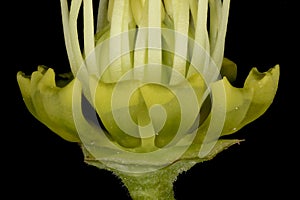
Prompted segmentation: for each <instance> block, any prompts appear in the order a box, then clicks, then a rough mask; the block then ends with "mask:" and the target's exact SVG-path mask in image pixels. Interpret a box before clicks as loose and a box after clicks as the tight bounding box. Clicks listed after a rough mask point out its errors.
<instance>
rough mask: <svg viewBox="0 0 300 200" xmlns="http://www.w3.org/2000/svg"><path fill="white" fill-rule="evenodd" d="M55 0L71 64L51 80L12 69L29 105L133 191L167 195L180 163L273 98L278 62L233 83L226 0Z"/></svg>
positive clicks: (201, 155) (218, 146)
mask: <svg viewBox="0 0 300 200" xmlns="http://www.w3.org/2000/svg"><path fill="white" fill-rule="evenodd" d="M60 3H61V14H62V24H63V31H64V39H65V45H66V50H67V55H68V59H69V63H70V68H71V73H70V74H64V75H58V76H60V77H62V78H64V81H62V82H55V80H56V78H55V73H54V70H53V69H51V68H46V67H44V66H39V67H38V70H37V71H36V72H33V73H32V74H31V76H25V75H24V74H23V73H22V72H19V73H18V74H17V81H18V84H19V86H20V90H21V93H22V96H23V97H24V101H25V104H26V107H27V108H28V110H29V111H30V112H31V113H32V115H33V116H34V117H36V118H37V119H38V120H39V121H40V122H42V123H43V124H45V125H46V126H47V127H48V128H50V129H51V130H52V131H53V132H55V133H56V134H58V135H59V136H60V137H62V138H63V139H65V140H67V141H70V142H77V143H79V144H80V146H81V147H82V150H83V153H84V156H85V162H86V163H88V164H90V165H94V166H96V167H98V168H102V169H106V170H110V171H112V172H114V173H115V174H116V175H118V176H119V177H121V178H122V180H123V182H124V184H125V185H126V187H127V188H128V189H129V192H130V194H131V196H132V198H133V199H141V198H143V196H144V197H145V198H146V199H173V198H174V195H173V192H172V191H173V190H172V183H173V181H174V180H175V179H176V177H177V175H178V174H179V173H181V172H182V171H186V170H188V169H189V168H191V167H192V166H193V165H195V164H196V163H199V162H203V161H206V160H210V159H212V158H213V157H214V156H216V155H217V154H218V153H219V152H221V151H223V150H224V149H226V148H228V147H230V146H231V145H234V144H237V143H239V142H240V141H242V140H239V139H225V137H224V136H226V135H230V134H233V133H235V132H237V131H238V130H240V129H241V128H243V127H244V126H245V125H247V124H249V123H251V122H253V121H254V120H256V119H257V118H259V117H260V116H261V115H262V114H264V113H265V112H266V110H267V109H268V108H269V106H270V105H271V104H272V102H273V99H274V98H275V94H276V91H277V87H278V82H279V65H276V66H274V67H273V68H271V69H270V70H268V71H267V72H259V71H258V69H256V68H253V69H252V70H251V71H250V73H249V75H248V76H247V78H246V80H245V83H244V86H243V87H241V88H237V87H235V86H233V85H232V82H233V81H234V80H235V79H236V76H237V65H236V64H235V63H234V62H233V61H231V60H229V59H228V58H224V49H225V38H226V31H227V23H228V16H229V7H230V0H199V1H198V0H188V1H182V0H162V1H160V0H101V1H98V11H97V12H96V10H97V9H95V5H96V3H95V1H92V0H72V1H67V0H60ZM81 9H82V13H81V12H80V11H81ZM80 14H82V15H83V27H81V28H82V30H83V38H82V39H83V40H82V41H83V42H82V43H81V42H80V40H81V38H79V35H80V34H79V31H82V30H81V28H78V27H79V26H78V19H79V18H80V17H81V16H80ZM161 176H163V177H164V179H165V180H162V179H160V177H161ZM143 177H144V178H143ZM145 177H147V180H146V179H145ZM150 177H152V178H150ZM146 182H147V183H150V184H149V188H147V187H146V186H145V185H144V184H146ZM139 184H140V185H139ZM160 184H161V185H160ZM156 185H159V187H156ZM162 186H163V187H165V188H164V189H162V188H163V187H162ZM155 187H156V188H155ZM138 188H144V189H145V191H142V190H141V191H138ZM166 191H167V192H166ZM165 193H166V194H165ZM150 196H153V198H150Z"/></svg>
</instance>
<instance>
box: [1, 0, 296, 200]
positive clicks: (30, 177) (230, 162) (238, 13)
mask: <svg viewBox="0 0 300 200" xmlns="http://www.w3.org/2000/svg"><path fill="white" fill-rule="evenodd" d="M11 3H13V1H11ZM293 7H295V6H294V5H292V4H290V3H289V1H284V0H281V1H280V0H252V1H241V0H240V1H238V0H232V1H231V9H230V17H229V23H228V32H227V39H226V50H225V56H227V57H228V58H230V59H232V60H233V61H235V62H236V63H237V65H238V81H237V82H236V84H237V85H241V83H242V82H243V81H244V79H245V77H246V75H247V74H248V72H249V71H250V69H251V68H252V67H257V68H258V69H259V70H260V71H266V70H268V69H269V68H271V67H273V66H274V65H275V64H280V66H281V68H280V70H281V75H280V82H279V88H278V92H277V94H276V97H275V99H274V102H273V104H272V105H271V107H270V108H269V109H268V110H267V112H266V113H265V114H264V115H263V116H262V117H260V118H259V119H257V120H256V121H254V122H253V123H251V124H249V125H247V126H246V127H244V128H243V129H242V130H240V131H239V132H237V133H236V134H235V135H234V136H235V138H240V139H245V141H244V142H242V143H241V144H240V145H235V146H233V147H231V148H229V149H228V150H226V151H224V152H222V153H220V154H219V155H218V156H217V157H216V158H214V159H213V160H211V161H208V162H205V163H202V164H198V165H196V166H195V167H193V168H192V169H191V170H189V171H188V172H186V173H184V174H182V175H180V176H179V177H178V180H177V181H176V182H175V183H174V190H175V196H176V199H177V200H184V199H203V198H204V197H203V195H204V196H205V197H207V198H214V197H216V196H219V197H222V198H223V199H229V198H230V199H245V198H249V199H250V198H252V199H254V198H255V199H256V198H260V197H268V198H271V197H277V196H280V195H282V196H283V197H285V198H284V199H290V198H291V196H292V194H293V193H294V192H296V191H295V188H294V187H293V185H294V184H293V181H294V179H297V178H296V177H297V176H298V172H296V171H295V169H296V166H295V162H294V161H296V160H298V157H299V156H297V151H298V150H297V146H296V137H297V135H298V134H299V130H297V129H294V128H293V125H296V121H297V120H298V118H299V117H298V116H297V114H298V113H297V107H298V106H297V104H296V102H297V101H296V100H295V99H296V95H297V93H298V90H297V89H296V87H295V86H296V84H294V82H296V81H295V77H296V75H297V74H296V73H297V68H299V62H297V59H298V57H299V56H297V55H296V54H297V52H299V47H298V48H297V44H296V42H297V41H296V36H297V34H296V27H297V26H299V22H296V20H295V19H296V18H295V17H294V16H296V14H297V13H294V12H293V10H294V9H293ZM7 8H8V9H9V10H8V11H7V12H8V14H7V15H5V16H4V17H2V19H3V21H5V22H6V23H7V26H6V23H5V27H6V28H5V32H6V33H8V34H7V36H5V37H4V38H2V39H4V42H7V44H8V47H7V48H5V51H6V53H8V54H9V55H7V56H12V57H11V58H10V57H9V59H8V60H9V69H13V74H12V75H10V76H9V79H10V80H12V82H13V85H14V88H13V91H14V92H15V93H13V94H12V95H13V96H12V95H9V98H5V99H6V100H8V101H9V103H12V102H13V101H11V97H12V98H13V99H15V100H16V101H15V102H16V103H15V104H14V105H13V106H12V107H13V108H15V113H14V115H13V116H11V114H7V115H6V111H3V114H4V116H11V117H6V120H5V121H4V122H7V123H5V124H3V126H4V127H7V128H6V129H4V130H6V131H3V135H4V137H3V141H4V142H2V143H3V145H2V148H3V151H2V154H3V156H2V159H3V161H2V162H1V163H2V166H5V170H2V172H4V173H3V177H6V178H5V179H2V181H4V180H5V185H6V186H7V187H9V188H11V189H12V191H15V192H12V193H10V195H15V194H16V195H21V197H22V198H27V197H28V198H38V199H44V198H45V197H53V198H54V197H55V198H56V197H57V198H60V197H68V199H71V198H74V197H79V196H83V197H84V199H90V198H93V199H120V200H126V199H130V198H129V196H128V194H127V191H126V188H125V187H124V186H123V185H122V184H121V183H120V181H119V180H118V178H116V177H115V176H113V175H112V174H110V173H109V172H107V171H104V170H99V169H97V168H94V167H91V166H87V165H86V164H85V163H84V162H83V156H82V153H81V150H80V148H79V147H78V146H77V144H73V143H69V142H67V141H64V140H62V139H61V138H60V137H58V136H57V135H55V134H54V133H52V132H51V131H50V130H49V129H48V128H46V127H45V126H44V125H43V124H41V123H40V122H39V121H37V120H36V119H35V118H34V117H33V116H32V115H31V114H30V113H29V112H28V110H27V109H26V107H25V104H24V102H23V101H22V97H21V95H20V91H19V88H18V85H17V82H16V78H15V77H16V73H17V72H18V71H23V72H26V73H27V74H30V73H32V72H33V71H35V70H36V68H37V66H38V65H46V66H48V67H51V68H54V69H55V71H56V72H57V73H62V72H67V71H69V64H68V59H67V55H66V50H65V46H64V38H63V33H62V23H61V15H60V3H59V1H58V0H56V1H54V0H42V1H41V0H32V1H15V3H13V5H10V6H7ZM3 30H4V29H3ZM9 41H10V42H9ZM294 47H295V48H294ZM2 56H3V55H2ZM4 56H6V55H5V54H4ZM7 58H8V57H7ZM7 58H5V57H4V59H7ZM2 67H5V66H2ZM5 88H7V87H5ZM11 91H12V90H10V92H11ZM3 109H4V108H3ZM2 169H3V168H2ZM1 176H2V175H1ZM297 181H298V180H296V182H297ZM298 186H299V185H298ZM298 196H299V195H298Z"/></svg>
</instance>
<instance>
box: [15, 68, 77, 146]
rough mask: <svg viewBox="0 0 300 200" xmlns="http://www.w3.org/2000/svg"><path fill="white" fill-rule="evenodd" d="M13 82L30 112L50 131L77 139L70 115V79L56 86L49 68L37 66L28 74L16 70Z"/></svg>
mask: <svg viewBox="0 0 300 200" xmlns="http://www.w3.org/2000/svg"><path fill="white" fill-rule="evenodd" d="M17 81H18V84H19V87H20V90H21V94H22V96H23V99H24V102H25V105H26V107H27V108H28V110H29V111H30V113H31V114H32V115H33V116H34V117H35V118H36V119H38V120H39V121H40V122H42V123H43V124H45V125H46V126H47V127H48V128H49V129H51V130H52V131H53V132H54V133H56V134H57V135H59V136H60V137H62V138H63V139H65V140H67V141H70V142H79V141H80V140H79V137H78V135H77V131H76V127H75V124H74V121H73V114H72V92H73V89H74V88H73V81H70V80H68V81H70V82H69V83H68V84H67V85H65V86H64V87H57V85H56V83H55V73H54V71H53V69H51V68H48V69H47V68H46V67H44V66H39V67H38V70H37V71H35V72H33V73H32V75H31V76H25V74H24V73H22V72H18V74H17Z"/></svg>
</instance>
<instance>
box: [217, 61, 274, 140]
mask: <svg viewBox="0 0 300 200" xmlns="http://www.w3.org/2000/svg"><path fill="white" fill-rule="evenodd" d="M222 81H223V82H224V84H225V88H226V98H227V99H226V101H227V108H226V121H225V125H224V128H223V133H222V134H223V135H227V134H231V133H234V132H236V131H238V130H239V129H241V128H242V127H244V126H245V125H247V124H249V123H250V122H252V121H254V120H256V119H257V118H259V117H260V116H261V115H262V114H264V113H265V112H266V110H267V109H268V108H269V106H270V105H271V104H272V102H273V99H274V97H275V94H276V92H277V88H278V82H279V65H276V66H275V67H273V68H271V69H270V70H268V71H267V72H259V71H258V70H257V69H256V68H253V69H252V70H251V71H250V73H249V75H248V77H247V79H246V81H245V84H244V87H243V88H235V87H233V86H231V85H230V83H229V82H228V81H227V78H224V79H223V80H222Z"/></svg>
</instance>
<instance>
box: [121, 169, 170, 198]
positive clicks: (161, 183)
mask: <svg viewBox="0 0 300 200" xmlns="http://www.w3.org/2000/svg"><path fill="white" fill-rule="evenodd" d="M118 176H119V177H120V178H121V179H122V181H123V183H124V184H125V186H126V187H127V189H128V191H129V194H130V196H131V198H132V199H133V200H159V199H164V200H175V198H174V191H173V182H174V179H175V178H176V177H168V176H166V175H165V174H164V173H162V172H161V171H155V172H151V173H147V174H144V173H143V174H124V173H119V174H118Z"/></svg>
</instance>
